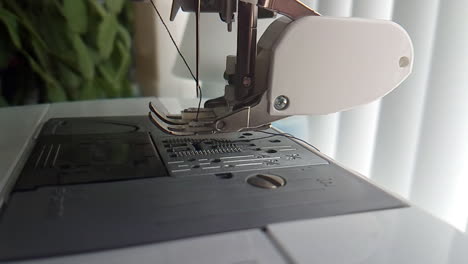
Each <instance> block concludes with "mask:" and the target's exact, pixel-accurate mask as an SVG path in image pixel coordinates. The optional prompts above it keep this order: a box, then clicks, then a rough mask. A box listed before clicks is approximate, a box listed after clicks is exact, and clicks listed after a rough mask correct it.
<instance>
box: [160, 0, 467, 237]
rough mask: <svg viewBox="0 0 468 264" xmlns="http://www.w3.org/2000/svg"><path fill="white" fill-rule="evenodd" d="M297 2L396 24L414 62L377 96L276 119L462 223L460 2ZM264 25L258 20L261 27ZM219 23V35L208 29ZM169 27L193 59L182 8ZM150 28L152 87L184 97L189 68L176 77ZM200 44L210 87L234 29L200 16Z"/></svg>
mask: <svg viewBox="0 0 468 264" xmlns="http://www.w3.org/2000/svg"><path fill="white" fill-rule="evenodd" d="M303 2H305V3H306V4H309V5H310V6H312V7H314V8H315V9H317V10H318V11H319V12H320V13H322V14H323V15H327V16H341V17H348V16H354V17H365V18H376V19H386V20H393V21H395V22H397V23H399V24H400V25H402V26H403V27H404V28H405V29H406V30H407V31H408V33H409V35H410V36H411V38H412V40H413V44H414V50H415V62H414V70H413V73H412V75H411V76H410V77H409V79H407V80H406V81H405V82H404V83H403V84H402V85H401V86H400V87H399V88H398V89H396V90H395V91H393V92H392V93H391V94H389V95H388V96H386V97H385V98H384V99H382V100H380V101H377V102H374V103H371V104H369V105H365V106H362V107H359V108H356V109H353V110H350V111H346V112H342V113H338V114H332V115H326V116H310V117H292V118H290V119H289V120H285V121H281V122H278V123H277V126H278V127H280V129H282V130H284V131H286V132H291V133H293V134H295V135H297V136H299V137H302V138H304V139H307V140H308V141H309V142H311V143H312V144H314V145H315V146H317V147H318V148H319V149H320V150H321V151H322V152H324V153H325V154H327V155H329V156H331V157H333V158H335V159H336V160H338V161H339V162H341V163H343V164H344V165H346V166H347V167H349V168H351V169H353V170H356V171H358V172H360V173H362V174H364V175H367V176H369V177H370V178H372V179H374V180H376V181H377V182H379V183H381V184H382V185H383V186H385V187H386V188H387V189H389V190H391V191H393V192H395V193H397V194H399V195H401V196H403V197H405V198H407V199H409V200H410V201H411V202H412V203H413V204H415V205H416V206H419V207H422V208H424V209H425V210H427V211H429V212H431V213H433V214H434V215H436V216H438V217H440V218H441V219H444V220H446V221H447V222H449V223H450V224H452V225H454V226H455V227H457V228H458V229H460V230H462V231H464V230H465V229H466V228H467V225H468V1H459V0H443V1H442V0H354V1H353V0H318V1H303ZM157 3H158V4H159V5H160V7H161V11H162V12H163V13H164V14H168V13H169V8H170V1H157ZM166 17H167V16H166ZM268 23H269V22H268V21H266V22H265V21H262V22H260V23H259V33H260V34H261V32H262V31H263V30H264V28H265V26H266V25H267V24H268ZM218 25H219V33H216V34H214V33H213V32H214V31H215V30H218V28H215V27H218ZM169 26H170V28H171V31H172V32H173V34H174V35H175V38H176V41H178V42H179V43H181V45H182V50H183V52H184V53H185V54H186V57H188V60H189V63H191V64H192V65H194V63H193V62H194V56H193V54H194V53H193V49H192V48H193V45H194V44H193V45H192V44H187V43H188V42H187V41H193V40H191V37H190V36H193V18H191V17H190V16H189V15H187V14H183V13H181V14H179V16H178V18H177V19H176V22H173V23H170V24H169ZM204 27H205V28H209V31H206V30H205V31H204V30H203V28H204ZM234 30H236V29H235V28H234ZM260 34H259V35H260ZM156 35H157V36H158V37H157V43H156V45H157V47H158V53H157V56H158V58H157V60H158V62H157V65H159V66H158V68H159V69H158V73H157V74H156V75H157V76H159V80H158V82H157V83H158V84H157V85H156V87H157V88H156V91H155V93H156V94H158V95H160V96H180V94H185V96H193V95H194V89H193V87H194V86H193V83H192V81H191V80H190V79H189V78H188V75H187V76H185V77H187V78H183V77H184V76H181V74H180V73H178V71H177V70H174V69H177V68H178V66H177V65H178V64H180V61H179V59H178V57H177V54H176V52H175V51H174V50H173V47H172V46H171V45H172V43H170V41H169V40H168V38H167V37H166V33H165V32H164V30H163V28H162V27H161V26H160V25H158V26H157V27H156ZM203 36H205V37H206V38H205V37H203ZM204 40H206V41H205V42H203V41H204ZM202 47H203V48H202V51H201V52H202V65H201V66H202V69H201V71H202V76H201V79H202V81H203V82H204V83H205V85H204V89H208V90H209V88H210V86H212V87H214V88H215V89H216V90H217V91H218V93H222V91H223V87H224V84H223V81H222V78H221V76H222V71H223V69H224V57H225V56H226V55H228V54H235V34H230V35H228V34H227V33H225V25H222V23H220V22H218V17H216V16H215V15H214V16H209V15H206V16H202ZM311 48H313V47H311ZM350 52H352V51H350ZM171 63H172V64H174V65H175V66H173V65H172V64H171ZM163 66H164V67H163ZM179 66H180V65H179ZM204 67H205V68H204ZM179 68H180V67H179ZM217 69H219V72H215V71H217ZM203 72H205V74H207V75H205V76H204V75H203ZM206 72H209V73H206ZM218 75H219V76H220V77H219V79H213V78H215V77H213V76H218ZM181 77H182V78H181ZM337 78H339V76H337ZM206 94H210V92H209V91H208V92H207V93H206ZM210 95H212V94H210Z"/></svg>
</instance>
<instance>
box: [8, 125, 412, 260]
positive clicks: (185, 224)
mask: <svg viewBox="0 0 468 264" xmlns="http://www.w3.org/2000/svg"><path fill="white" fill-rule="evenodd" d="M266 132H267V133H277V132H276V131H275V130H271V129H270V130H268V131H266ZM267 133H264V132H242V133H229V134H218V135H213V136H206V135H205V136H190V137H177V136H168V135H167V134H164V133H162V132H161V131H159V130H158V129H157V128H155V127H154V126H152V124H150V122H149V121H148V120H147V117H143V116H134V117H107V118H61V119H51V120H49V121H48V122H47V123H46V124H45V125H44V127H43V129H42V131H41V133H40V135H39V137H38V139H37V142H36V145H35V147H34V148H33V150H32V152H31V154H30V156H29V158H28V160H27V162H26V165H25V166H24V168H23V171H22V173H21V175H20V177H19V178H18V180H17V182H16V184H15V186H14V188H13V191H12V193H11V195H10V197H9V201H8V203H7V204H6V205H5V206H4V207H3V208H2V209H3V210H2V213H1V215H0V261H1V260H20V259H31V258H40V257H51V256H60V255H67V254H75V253H83V252H91V251H98V250H105V249H113V248H122V247H128V246H134V245H141V244H146V243H155V242H162V241H169V240H175V239H182V238H187V237H193V236H199V235H206V234H213V233H221V232H227V231H234V230H243V229H251V228H262V227H264V226H266V225H268V224H271V223H278V222H284V221H293V220H300V219H311V218H319V217H327V216H334V215H342V214H348V213H356V212H366V211H372V210H382V209H390V208H400V207H404V206H406V204H405V203H404V202H402V201H400V200H399V199H397V198H395V197H393V196H392V195H390V194H388V193H386V192H384V191H383V190H381V189H379V188H378V187H376V186H374V185H372V184H370V183H369V182H367V181H366V180H364V179H363V178H361V177H360V176H357V175H355V174H353V173H352V172H350V171H348V170H346V169H344V168H342V167H341V166H339V165H337V164H335V163H334V162H333V161H331V160H330V159H328V158H326V157H324V156H322V155H320V154H319V153H318V152H316V151H314V150H312V149H311V148H308V147H306V146H304V145H303V144H299V143H298V142H297V141H295V140H293V139H291V138H288V137H285V136H282V135H270V134H267ZM258 174H269V175H275V176H279V177H281V178H283V179H284V180H285V185H284V186H282V187H280V188H274V189H263V188H258V187H256V186H252V185H250V184H249V183H248V181H247V180H248V179H249V178H250V177H254V176H256V175H258Z"/></svg>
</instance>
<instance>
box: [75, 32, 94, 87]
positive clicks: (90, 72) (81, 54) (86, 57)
mask: <svg viewBox="0 0 468 264" xmlns="http://www.w3.org/2000/svg"><path fill="white" fill-rule="evenodd" d="M69 36H70V41H71V43H72V46H73V48H74V50H75V51H76V59H77V63H78V68H79V70H80V72H81V74H83V77H84V78H85V79H87V80H91V79H93V78H94V63H93V59H92V58H91V56H90V53H89V51H88V47H87V46H86V44H85V43H84V42H83V40H82V39H81V37H80V36H79V35H78V34H76V33H70V34H69Z"/></svg>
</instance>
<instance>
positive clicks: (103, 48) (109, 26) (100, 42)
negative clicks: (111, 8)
mask: <svg viewBox="0 0 468 264" xmlns="http://www.w3.org/2000/svg"><path fill="white" fill-rule="evenodd" d="M117 28H118V22H117V19H116V17H115V16H112V15H107V16H105V17H104V18H103V20H102V22H101V24H99V27H98V33H97V34H98V35H97V47H98V50H99V54H100V55H101V57H102V58H105V59H107V58H109V56H110V55H111V53H112V50H113V49H114V41H115V36H116V33H117Z"/></svg>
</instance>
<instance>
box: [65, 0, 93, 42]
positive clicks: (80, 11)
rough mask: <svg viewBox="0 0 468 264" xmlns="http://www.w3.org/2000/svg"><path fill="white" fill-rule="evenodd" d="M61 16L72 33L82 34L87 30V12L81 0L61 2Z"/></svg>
mask: <svg viewBox="0 0 468 264" xmlns="http://www.w3.org/2000/svg"><path fill="white" fill-rule="evenodd" d="M63 15H64V16H65V18H66V20H67V24H68V27H69V28H70V30H71V31H72V32H75V33H79V34H83V33H85V32H86V30H87V28H88V10H87V7H86V4H85V2H84V1H83V0H63Z"/></svg>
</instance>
